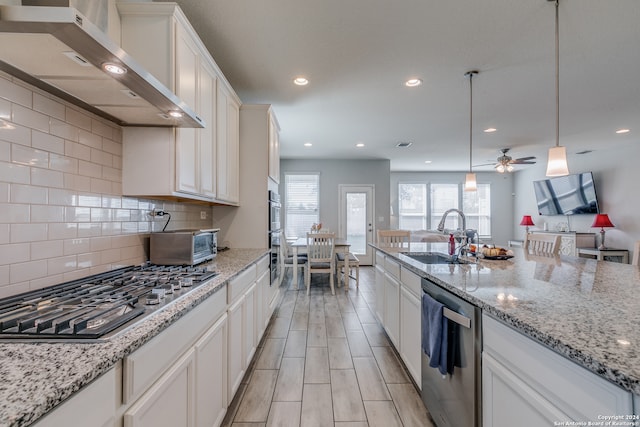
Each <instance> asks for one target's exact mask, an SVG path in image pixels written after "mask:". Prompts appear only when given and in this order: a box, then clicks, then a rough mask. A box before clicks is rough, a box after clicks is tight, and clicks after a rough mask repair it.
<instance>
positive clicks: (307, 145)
mask: <svg viewBox="0 0 640 427" xmlns="http://www.w3.org/2000/svg"><path fill="white" fill-rule="evenodd" d="M312 145H313V144H312V143H310V142H305V143H304V146H305V147H311V146H312Z"/></svg>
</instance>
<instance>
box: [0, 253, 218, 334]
mask: <svg viewBox="0 0 640 427" xmlns="http://www.w3.org/2000/svg"><path fill="white" fill-rule="evenodd" d="M216 275H217V273H216V272H213V271H208V270H207V269H206V268H202V267H182V266H159V265H152V264H148V265H144V266H137V267H133V266H131V267H124V268H121V269H118V270H112V271H109V272H106V273H101V274H97V275H95V276H89V277H86V278H84V279H79V280H74V281H71V282H66V283H61V284H59V285H55V286H51V287H47V288H43V289H39V290H37V291H31V292H26V293H23V294H19V295H15V296H12V297H9V298H4V299H0V339H20V340H30V339H53V340H58V339H62V340H64V339H78V340H86V339H97V338H100V337H104V336H105V335H106V334H109V333H111V332H113V331H116V330H119V329H120V328H121V327H122V326H125V325H128V324H130V323H132V322H133V320H134V319H135V320H140V319H141V318H142V317H144V316H147V315H150V314H151V313H153V312H154V311H156V310H157V309H158V308H160V307H163V306H165V305H167V304H169V303H171V302H172V301H175V300H176V299H178V298H180V297H181V296H183V295H185V294H187V293H188V292H189V291H191V290H193V289H195V288H197V287H198V286H200V285H202V284H203V283H205V282H207V281H208V280H210V279H212V278H213V277H215V276H216Z"/></svg>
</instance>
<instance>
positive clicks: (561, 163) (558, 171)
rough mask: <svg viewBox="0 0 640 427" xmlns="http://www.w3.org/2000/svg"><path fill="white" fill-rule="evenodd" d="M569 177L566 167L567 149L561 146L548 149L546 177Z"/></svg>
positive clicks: (567, 167)
mask: <svg viewBox="0 0 640 427" xmlns="http://www.w3.org/2000/svg"><path fill="white" fill-rule="evenodd" d="M565 175H569V166H568V165H567V149H566V148H565V147H562V146H557V147H551V148H549V159H548V161H547V176H550V177H551V176H565Z"/></svg>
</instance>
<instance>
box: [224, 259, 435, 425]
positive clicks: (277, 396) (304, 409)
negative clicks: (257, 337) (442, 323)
mask: <svg viewBox="0 0 640 427" xmlns="http://www.w3.org/2000/svg"><path fill="white" fill-rule="evenodd" d="M374 274H375V271H374V269H373V268H372V267H360V287H359V289H357V290H356V287H355V282H354V281H353V280H351V283H350V287H349V292H346V293H345V291H344V287H336V294H335V295H331V289H330V288H329V284H328V276H326V275H319V276H318V275H315V276H313V279H312V286H311V293H310V295H309V296H307V294H306V289H304V285H303V277H302V274H300V275H299V276H298V283H299V290H295V289H294V288H293V286H292V285H291V283H292V279H291V272H288V274H287V276H286V277H285V279H284V280H285V286H287V292H286V293H285V296H284V299H283V301H282V303H281V304H280V307H278V309H277V310H276V313H275V314H274V317H273V318H272V319H271V322H270V324H269V327H268V329H267V331H266V332H265V335H264V338H263V339H262V342H261V343H260V345H259V347H258V349H257V350H256V355H255V356H254V359H253V361H252V363H251V366H250V367H249V369H248V371H247V374H246V375H245V377H244V379H243V381H242V384H241V385H240V388H239V390H238V392H237V393H236V396H235V398H234V400H233V402H232V403H231V405H230V407H229V410H228V412H227V416H226V418H225V420H224V422H223V423H222V425H223V426H224V427H267V426H269V427H271V426H281V427H378V426H380V427H393V426H405V427H433V426H434V424H433V423H432V421H431V418H430V416H429V414H428V413H427V410H426V409H425V407H424V405H423V404H422V400H421V398H420V395H419V392H418V391H417V389H416V387H415V386H414V384H413V383H412V382H411V380H410V379H409V374H408V373H407V371H406V369H405V367H404V365H403V364H402V362H400V360H399V358H398V355H397V354H396V352H395V351H394V349H393V348H392V347H391V344H390V341H389V339H388V337H387V335H386V333H385V332H384V330H383V329H382V328H381V327H380V325H379V324H378V323H377V321H376V319H375V315H374V310H375V307H374V304H375V292H374Z"/></svg>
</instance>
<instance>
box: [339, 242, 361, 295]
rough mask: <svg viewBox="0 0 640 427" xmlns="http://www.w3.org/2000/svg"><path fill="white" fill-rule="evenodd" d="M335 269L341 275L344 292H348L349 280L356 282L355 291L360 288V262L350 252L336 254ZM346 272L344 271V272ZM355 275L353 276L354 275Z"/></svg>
mask: <svg viewBox="0 0 640 427" xmlns="http://www.w3.org/2000/svg"><path fill="white" fill-rule="evenodd" d="M345 258H346V259H347V264H346V265H345ZM336 262H337V264H336V267H337V268H338V272H340V273H341V274H342V275H343V278H344V279H343V281H344V291H345V292H348V291H349V279H350V278H352V279H354V280H355V281H356V289H357V288H359V287H360V260H359V259H358V257H357V256H355V255H354V254H353V253H351V252H347V253H344V252H338V253H336ZM345 270H346V271H345ZM354 274H355V275H354Z"/></svg>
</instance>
